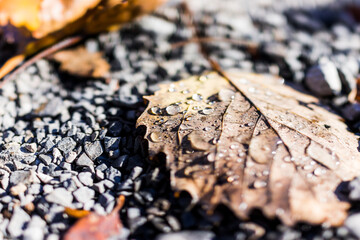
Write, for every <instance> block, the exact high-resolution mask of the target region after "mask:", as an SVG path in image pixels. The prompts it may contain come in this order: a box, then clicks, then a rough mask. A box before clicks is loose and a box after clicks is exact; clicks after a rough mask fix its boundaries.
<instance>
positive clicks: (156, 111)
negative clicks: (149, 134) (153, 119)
mask: <svg viewBox="0 0 360 240" xmlns="http://www.w3.org/2000/svg"><path fill="white" fill-rule="evenodd" d="M160 113H161V109H160V108H159V107H152V108H150V114H153V115H158V114H160Z"/></svg>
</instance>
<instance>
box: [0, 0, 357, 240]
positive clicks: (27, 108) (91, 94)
mask: <svg viewBox="0 0 360 240" xmlns="http://www.w3.org/2000/svg"><path fill="white" fill-rule="evenodd" d="M172 2H174V1H172ZM175 2H176V1H175ZM189 4H190V5H191V8H192V9H193V11H194V20H195V21H196V22H197V23H198V26H199V29H200V31H199V33H200V36H201V37H210V38H214V39H216V40H214V41H212V42H207V43H206V44H204V46H205V48H206V51H207V53H208V54H209V55H210V56H211V58H212V59H214V60H215V61H217V62H218V63H219V64H220V66H221V67H222V68H223V69H224V70H228V69H232V68H241V69H244V70H246V71H255V72H258V73H266V74H267V73H270V74H279V75H280V76H282V77H283V78H284V79H285V81H286V82H287V83H290V84H292V85H296V86H297V87H298V88H301V89H303V91H305V92H311V93H312V94H314V95H317V96H319V97H320V98H322V100H323V102H324V103H325V104H328V105H329V106H330V107H331V108H332V110H334V111H337V112H338V113H340V114H341V115H342V116H343V117H344V118H345V119H346V120H347V121H348V123H349V127H350V128H351V129H352V130H353V131H355V132H359V129H360V107H359V104H357V103H353V102H349V100H348V99H349V98H348V94H349V93H350V92H352V91H353V90H354V89H355V88H356V79H358V76H359V69H360V55H359V51H360V37H359V33H360V25H359V22H356V21H355V19H354V18H353V17H352V16H351V15H350V14H349V12H347V11H346V10H345V9H344V8H343V7H342V6H341V5H339V3H334V2H332V3H331V1H319V0H318V1H284V0H282V1H280V0H279V1H276V2H272V1H251V2H249V1H243V0H226V1H221V0H214V1H212V2H211V4H209V2H208V1H206V0H197V1H189ZM180 15H181V11H180V10H179V7H177V6H176V4H172V5H169V6H166V7H164V8H162V9H159V10H158V11H157V13H156V14H152V15H149V16H145V17H144V18H142V19H140V20H138V21H136V22H134V23H132V24H129V25H127V26H124V28H122V29H121V30H120V31H118V32H111V33H104V34H101V35H99V36H97V37H92V38H89V39H87V40H85V41H84V45H85V47H86V48H87V49H88V50H89V51H91V52H94V51H101V52H103V54H104V57H105V58H106V60H107V61H108V62H109V63H110V64H111V72H110V77H109V78H108V79H106V80H104V79H92V80H88V81H80V80H79V79H76V78H74V77H72V76H69V75H66V74H64V73H61V72H60V71H59V69H57V66H56V65H55V64H54V63H52V62H49V61H48V60H44V59H43V60H40V61H38V62H37V63H36V64H34V65H32V66H30V67H28V68H27V69H26V70H25V71H24V72H22V73H21V74H19V75H18V76H17V78H16V80H15V81H13V82H9V83H7V84H5V85H4V87H3V88H2V89H1V91H0V196H1V197H0V239H2V238H22V239H48V240H51V239H60V237H61V236H62V234H64V232H65V231H66V230H67V229H68V228H69V227H70V226H71V224H73V222H74V220H73V219H70V218H69V217H68V216H67V215H66V214H65V213H64V207H72V208H78V209H85V210H90V211H94V212H97V213H98V214H106V213H110V212H111V211H112V209H113V208H114V206H115V205H116V199H117V198H118V196H119V195H120V194H122V195H124V196H125V197H126V203H125V206H124V207H123V209H122V210H121V211H120V215H121V220H122V222H123V224H124V231H123V233H124V235H122V236H118V237H119V239H120V238H123V237H125V238H126V237H127V235H128V234H129V238H131V239H246V238H251V237H254V236H255V235H254V234H256V233H257V232H264V234H265V235H264V236H263V238H265V239H299V238H303V239H331V238H332V239H351V238H353V239H355V238H359V237H360V234H359V232H358V228H357V226H358V225H359V224H358V222H359V216H358V215H359V213H360V210H359V209H360V205H359V199H360V184H359V179H355V180H353V181H352V182H350V183H349V184H348V185H346V186H345V187H344V189H343V195H344V196H343V197H345V198H349V199H350V200H351V201H352V208H351V210H350V213H351V215H350V216H349V218H348V219H347V221H346V223H345V225H344V226H343V227H339V228H329V227H327V226H326V225H324V226H309V225H306V224H299V225H298V226H294V227H293V228H289V227H286V226H283V225H282V224H280V223H279V222H278V221H271V220H268V219H266V218H265V217H264V216H262V215H261V214H259V213H256V212H255V213H254V216H252V218H251V219H250V220H249V221H248V222H242V221H240V220H238V219H237V218H236V217H235V216H234V215H233V214H232V213H231V212H230V211H229V210H228V209H226V208H225V207H223V206H221V207H219V209H216V210H215V212H214V215H213V216H211V217H208V216H207V215H206V212H205V211H204V210H203V209H202V208H201V207H199V206H192V205H191V201H190V197H189V195H188V194H186V193H181V195H180V196H179V197H174V192H173V191H172V190H171V186H170V180H169V178H170V174H169V171H168V170H167V169H166V166H165V165H164V163H149V162H148V159H147V158H146V151H145V149H143V148H142V140H141V139H142V138H141V130H140V129H135V122H136V119H137V117H138V116H139V114H140V113H141V112H142V111H143V110H144V108H145V104H144V103H143V100H142V96H143V95H146V94H151V93H153V92H154V91H156V90H157V89H159V84H161V83H170V82H172V81H177V80H179V79H181V78H186V77H189V76H191V75H195V74H201V73H202V72H203V71H205V70H209V69H210V65H209V63H208V62H207V61H206V60H205V59H204V58H203V57H202V55H201V54H200V53H199V51H198V45H197V44H195V43H187V44H185V45H184V46H182V47H174V46H173V45H172V44H175V43H178V42H180V41H185V40H189V39H190V38H191V36H192V29H191V28H190V27H189V26H188V24H187V22H186V18H185V17H183V16H180ZM224 39H232V40H244V41H246V42H247V43H248V44H239V43H236V41H234V42H231V41H225V40H224ZM0 47H1V46H0ZM0 57H1V56H0ZM225 95H226V94H225ZM195 97H196V96H195ZM168 111H170V113H172V112H174V111H176V108H171V109H168ZM253 220H255V222H254V221H253ZM255 230H257V231H255Z"/></svg>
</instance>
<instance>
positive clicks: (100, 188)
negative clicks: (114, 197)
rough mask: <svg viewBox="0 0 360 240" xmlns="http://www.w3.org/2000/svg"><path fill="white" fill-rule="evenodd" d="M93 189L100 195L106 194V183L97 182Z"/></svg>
mask: <svg viewBox="0 0 360 240" xmlns="http://www.w3.org/2000/svg"><path fill="white" fill-rule="evenodd" d="M93 189H94V190H95V191H96V192H98V193H104V192H105V190H106V189H105V183H104V181H100V182H97V183H95V184H94V185H93Z"/></svg>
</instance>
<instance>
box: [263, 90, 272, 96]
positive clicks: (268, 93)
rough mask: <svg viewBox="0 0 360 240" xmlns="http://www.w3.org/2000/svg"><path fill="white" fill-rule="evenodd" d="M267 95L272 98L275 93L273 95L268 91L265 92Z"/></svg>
mask: <svg viewBox="0 0 360 240" xmlns="http://www.w3.org/2000/svg"><path fill="white" fill-rule="evenodd" d="M265 95H266V96H269V97H270V96H272V95H273V93H272V92H271V91H269V90H267V91H266V92H265Z"/></svg>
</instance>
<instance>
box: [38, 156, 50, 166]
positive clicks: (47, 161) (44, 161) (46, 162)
mask: <svg viewBox="0 0 360 240" xmlns="http://www.w3.org/2000/svg"><path fill="white" fill-rule="evenodd" d="M39 159H40V160H41V161H42V162H43V163H44V164H45V165H46V166H47V165H49V164H50V163H51V161H52V157H51V156H49V155H46V154H40V155H39Z"/></svg>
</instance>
